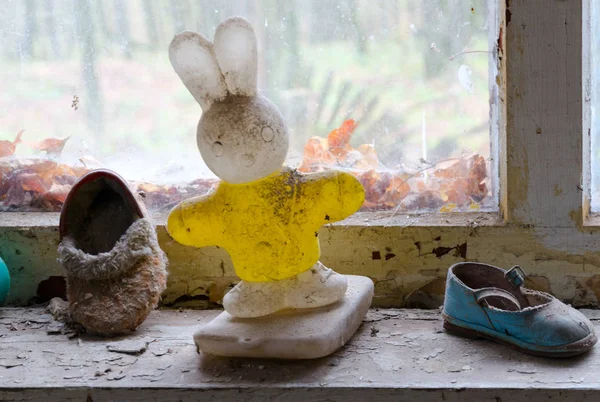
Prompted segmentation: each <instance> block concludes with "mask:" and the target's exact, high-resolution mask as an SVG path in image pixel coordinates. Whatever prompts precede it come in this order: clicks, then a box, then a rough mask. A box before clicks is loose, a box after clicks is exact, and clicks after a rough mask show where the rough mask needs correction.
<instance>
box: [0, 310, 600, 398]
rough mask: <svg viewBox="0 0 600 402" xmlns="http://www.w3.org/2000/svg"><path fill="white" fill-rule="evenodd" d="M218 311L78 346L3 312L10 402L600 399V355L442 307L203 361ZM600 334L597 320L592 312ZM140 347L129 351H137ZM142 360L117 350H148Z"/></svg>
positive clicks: (47, 326)
mask: <svg viewBox="0 0 600 402" xmlns="http://www.w3.org/2000/svg"><path fill="white" fill-rule="evenodd" d="M218 313H219V312H218V311H199V310H188V311H175V310H161V311H156V312H154V313H153V314H151V316H150V317H149V318H148V320H147V321H146V322H145V323H144V324H143V325H142V326H141V327H140V328H139V329H138V331H136V332H135V333H134V334H132V335H131V336H128V337H123V338H119V339H114V340H107V339H99V338H93V337H89V336H85V335H83V336H81V337H75V338H73V339H68V337H67V336H66V335H63V334H56V335H50V334H48V332H52V331H56V330H57V323H56V322H55V321H54V320H53V319H52V317H51V316H50V315H48V314H45V313H44V310H42V309H40V308H38V309H24V308H14V309H10V308H4V309H0V322H1V323H2V324H3V325H1V326H0V378H1V379H2V380H1V382H2V387H1V388H0V400H4V401H9V400H22V399H34V400H45V401H47V400H88V401H92V400H93V401H103V400H144V401H149V400H219V401H239V400H256V401H259V400H286V401H290V400H291V401H296V400H297V401H300V400H302V401H306V400H311V401H312V400H336V401H337V400H346V401H349V400H377V401H414V400H424V401H425V400H442V399H443V400H449V401H458V400H462V401H464V400H484V399H485V400H511V401H531V400H542V399H547V398H552V400H553V401H555V400H578V401H583V400H598V399H597V398H599V397H600V382H599V381H598V378H597V375H595V374H594V373H595V371H594V370H593V369H592V368H593V367H596V366H598V365H599V364H600V349H598V348H596V349H595V350H593V351H592V352H591V353H588V354H587V355H584V356H581V357H577V358H572V359H562V360H553V359H547V358H539V357H532V356H528V355H524V354H522V353H520V352H517V351H514V350H512V349H510V348H508V347H505V346H502V345H498V344H495V343H492V342H489V341H473V340H468V339H463V338H458V337H455V336H452V335H449V334H447V333H445V332H444V331H443V329H442V326H441V317H440V314H439V312H438V311H437V310H392V309H389V310H384V309H381V310H371V311H370V312H369V314H368V315H367V317H366V319H365V322H364V324H363V326H362V327H361V329H360V330H359V332H358V333H357V335H356V336H355V337H354V338H353V339H352V340H351V341H350V342H349V343H348V344H347V345H346V346H345V347H343V348H342V349H340V350H339V351H338V352H336V353H335V354H333V355H332V356H329V357H326V358H323V359H318V360H312V361H274V360H251V359H236V358H219V357H212V356H203V355H199V354H198V353H197V352H196V348H195V345H194V343H193V340H192V334H193V332H194V331H195V330H196V328H197V327H198V326H199V325H201V324H202V323H205V322H207V321H208V320H210V319H211V318H213V317H214V316H215V315H217V314H218ZM586 314H587V315H588V316H589V317H590V318H591V319H592V321H593V322H594V324H596V328H597V330H598V325H597V323H598V321H597V320H598V319H600V313H599V312H598V311H593V310H587V311H586ZM126 343H129V344H126ZM146 343H147V347H146V350H144V351H141V350H140V353H139V354H138V355H132V354H125V353H120V352H115V351H110V350H109V348H108V346H109V345H112V346H114V348H115V349H124V348H130V349H136V347H138V346H145V345H146Z"/></svg>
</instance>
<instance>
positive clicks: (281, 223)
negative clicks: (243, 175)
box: [167, 168, 365, 282]
mask: <svg viewBox="0 0 600 402" xmlns="http://www.w3.org/2000/svg"><path fill="white" fill-rule="evenodd" d="M364 197H365V193H364V189H363V187H362V185H361V183H360V182H359V181H358V180H357V179H356V178H355V177H354V176H352V175H351V174H349V173H345V172H339V171H325V172H322V173H312V174H301V173H299V172H298V171H297V170H295V169H290V168H284V169H283V170H282V171H281V172H278V173H274V174H272V175H270V176H268V177H265V178H264V179H261V180H257V181H254V182H250V183H242V184H231V183H227V182H221V183H220V184H219V186H218V187H217V189H216V190H215V191H213V192H212V193H210V194H208V195H205V196H202V197H196V198H192V199H189V200H186V201H183V202H182V203H181V204H179V205H178V206H177V207H175V208H174V209H173V210H172V211H171V213H170V215H169V221H168V223H167V230H168V231H169V233H170V234H171V236H172V237H173V238H174V239H175V240H176V241H178V242H179V243H182V244H185V245H188V246H195V247H204V246H219V247H222V248H224V249H225V250H227V251H228V252H229V254H230V256H231V259H232V261H233V265H234V267H235V272H236V274H237V275H238V276H239V277H240V278H241V279H243V280H245V281H249V282H267V281H276V280H281V279H286V278H290V277H293V276H295V275H297V274H299V273H302V272H304V271H306V270H308V269H309V268H310V267H312V266H313V265H314V264H315V263H316V262H317V261H318V260H319V257H320V249H319V239H318V231H319V229H320V228H321V226H322V225H324V224H326V223H331V222H336V221H340V220H343V219H345V218H347V217H348V216H350V215H352V214H353V213H354V212H356V211H357V210H358V209H359V208H360V206H361V205H362V203H363V201H364Z"/></svg>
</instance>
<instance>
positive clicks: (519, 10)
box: [0, 0, 600, 307]
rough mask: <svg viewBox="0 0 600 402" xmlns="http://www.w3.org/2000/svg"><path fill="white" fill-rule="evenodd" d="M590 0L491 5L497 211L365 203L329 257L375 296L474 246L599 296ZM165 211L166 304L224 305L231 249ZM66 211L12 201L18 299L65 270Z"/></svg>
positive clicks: (4, 217)
mask: <svg viewBox="0 0 600 402" xmlns="http://www.w3.org/2000/svg"><path fill="white" fill-rule="evenodd" d="M589 1H590V0H570V1H568V2H566V1H551V2H549V1H547V0H510V1H509V0H504V1H499V6H498V8H499V9H498V16H497V18H492V19H490V21H494V22H495V23H497V26H494V27H492V28H493V32H497V35H494V36H492V35H490V49H493V51H492V52H491V53H490V57H491V58H492V60H491V61H492V63H490V65H491V66H492V71H491V73H492V74H490V88H497V89H498V94H497V95H498V96H497V97H495V96H494V94H493V92H492V97H491V99H492V100H493V99H494V98H496V99H497V101H496V102H494V101H492V102H491V112H490V118H491V121H492V125H491V133H492V137H491V138H492V149H491V151H492V152H491V154H492V158H497V164H494V163H492V166H494V165H497V171H495V170H494V169H496V168H493V171H492V177H493V180H497V183H494V184H497V185H496V186H495V187H494V188H496V189H498V195H497V199H498V204H499V206H500V209H499V212H498V213H476V212H472V213H452V214H420V215H408V216H407V215H397V214H396V215H391V214H390V212H362V213H357V214H355V215H354V216H352V217H351V218H349V219H347V220H346V221H344V222H341V223H336V224H332V225H328V226H326V227H324V228H323V229H322V230H321V232H320V239H321V248H322V258H321V260H322V261H323V263H324V264H326V265H327V266H330V267H331V268H333V269H335V270H336V271H338V272H341V273H344V274H358V275H366V276H369V277H371V278H372V279H373V280H374V282H375V284H376V286H375V289H376V294H375V298H374V301H373V305H374V306H382V307H384V306H385V307H404V306H407V305H408V306H411V305H419V303H424V304H425V305H426V304H427V303H426V302H424V300H433V304H435V303H436V302H439V300H440V297H442V296H443V283H444V279H445V276H446V272H447V269H448V267H449V266H450V265H451V264H453V263H456V262H459V261H464V260H470V261H480V262H485V263H489V264H494V265H498V266H501V267H504V268H509V267H511V266H513V265H517V264H518V265H521V266H522V267H523V268H524V269H525V271H526V272H527V273H528V274H529V278H528V281H527V285H528V286H530V287H533V288H536V289H539V290H544V291H549V292H551V293H553V294H554V295H556V296H557V297H559V298H561V299H562V300H565V301H569V302H571V303H573V304H574V305H593V306H598V304H599V300H600V275H599V274H600V252H599V251H598V250H600V217H598V216H594V215H591V214H590V213H589V211H590V207H589V200H590V184H591V171H590V170H591V165H590V157H591V152H590V133H591V131H590V102H591V99H590V85H591V83H590V71H591V68H590V57H589V51H586V49H584V46H585V45H586V44H589V41H588V40H587V38H589V35H590V32H591V23H590V18H589V12H588V11H589V7H590V3H589ZM496 66H497V70H496ZM577 72H580V73H579V74H578V73H577ZM496 84H497V85H496ZM496 178H497V179H496ZM154 220H155V222H157V229H158V234H159V241H160V244H161V247H162V248H163V250H164V251H165V252H166V253H167V255H168V257H169V261H170V264H169V271H170V275H169V282H168V288H167V290H166V292H165V293H164V295H163V304H164V305H173V304H176V305H182V306H196V307H210V306H214V305H216V304H215V303H218V302H219V301H220V299H221V298H222V295H223V293H224V292H225V291H226V290H227V289H228V288H229V287H230V286H232V284H233V283H235V281H236V280H237V278H236V276H235V274H234V271H233V267H232V265H231V260H230V259H229V256H228V255H227V253H226V252H225V251H224V250H222V249H219V248H217V247H207V248H203V249H194V248H190V247H185V246H182V245H180V244H178V243H177V242H175V241H174V240H172V239H171V238H170V237H169V236H168V234H167V232H166V230H165V228H164V223H165V222H166V216H165V215H164V214H163V215H157V216H154ZM57 225H58V214H56V213H16V212H10V213H1V214H0V255H2V257H3V258H4V260H5V262H6V263H7V265H8V266H9V269H10V270H11V275H12V278H13V284H12V289H11V292H10V294H9V298H8V301H7V302H8V303H9V304H11V305H25V304H27V303H28V302H31V300H34V298H35V297H36V296H44V295H46V293H47V292H48V289H50V290H49V291H50V293H51V292H52V291H53V289H54V288H53V287H57V286H59V285H57V284H56V283H55V282H52V281H47V279H48V278H49V277H51V276H63V275H64V271H63V269H62V268H61V267H60V265H59V264H58V262H57V261H56V258H57V254H56V249H57V247H58V242H59V238H58V230H57ZM596 272H597V273H598V274H596ZM44 281H46V282H44ZM57 283H58V284H60V281H58V282H57ZM44 292H46V293H44Z"/></svg>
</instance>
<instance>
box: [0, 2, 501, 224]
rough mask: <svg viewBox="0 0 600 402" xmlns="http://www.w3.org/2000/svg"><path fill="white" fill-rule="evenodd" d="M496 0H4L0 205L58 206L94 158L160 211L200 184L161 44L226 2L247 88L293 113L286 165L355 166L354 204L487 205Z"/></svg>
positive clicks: (188, 112)
mask: <svg viewBox="0 0 600 402" xmlns="http://www.w3.org/2000/svg"><path fill="white" fill-rule="evenodd" d="M494 3H495V2H493V1H485V0H397V1H392V0H344V1H340V0H302V1H301V0H295V1H293V0H291V1H285V2H279V1H274V0H252V1H250V0H247V1H244V0H237V1H233V0H229V1H224V0H202V1H190V0H171V1H166V0H111V1H103V0H102V1H100V0H80V1H72V0H44V1H36V0H12V1H11V0H5V1H2V2H0V32H1V35H0V140H1V142H0V174H1V176H0V177H1V182H0V210H1V211H32V210H34V211H58V210H60V207H61V205H62V202H63V201H64V199H65V197H66V194H67V193H68V191H69V189H70V188H71V186H72V184H73V183H74V181H75V180H76V178H77V177H79V176H80V175H81V174H83V173H85V172H86V171H89V170H90V169H94V168H97V167H108V168H111V169H114V170H116V171H117V172H119V173H120V174H121V175H122V176H124V177H125V178H126V179H127V180H129V182H130V183H131V185H132V186H133V187H134V188H135V190H136V191H138V192H140V193H142V194H143V195H144V197H145V200H146V203H147V204H148V206H149V207H150V208H151V209H152V210H155V211H161V210H162V211H164V210H168V209H170V208H171V207H173V206H174V205H175V204H177V203H178V202H179V201H180V200H182V199H184V198H187V197H190V196H193V195H199V194H203V193H205V192H207V191H210V190H211V189H212V188H213V187H214V185H215V183H216V178H215V176H214V175H213V174H212V173H211V172H210V171H209V169H208V168H207V167H206V166H205V165H204V164H203V162H202V160H201V158H200V154H199V152H198V150H197V147H196V142H195V130H196V125H197V122H198V119H199V116H200V114H201V109H200V107H199V106H198V105H197V103H196V102H195V101H194V99H193V98H192V96H191V95H190V94H189V93H188V92H187V90H186V89H185V87H184V86H183V84H182V83H181V81H180V80H179V78H178V77H177V75H176V74H175V73H174V71H173V69H172V67H171V65H170V63H169V59H168V53H167V49H168V45H169V42H170V40H171V38H172V37H173V35H174V34H175V33H177V32H180V31H183V30H195V31H198V32H201V33H203V34H204V35H206V36H207V37H208V38H209V39H211V40H212V37H213V34H214V31H215V28H216V26H217V25H218V24H219V22H220V21H222V20H223V19H225V18H226V17H228V16H232V15H241V16H244V17H246V18H248V19H249V20H250V21H251V22H252V23H253V24H254V27H255V30H256V34H257V38H258V46H259V52H260V54H259V62H258V65H259V74H258V85H259V89H260V91H261V92H262V93H263V94H264V95H266V96H267V97H268V98H270V99H271V100H272V101H273V102H274V103H275V104H276V105H277V106H278V107H279V108H280V110H281V111H282V113H283V115H284V117H285V118H286V121H287V123H288V126H289V130H290V134H291V146H290V151H289V155H288V162H287V163H288V164H290V165H292V166H295V167H297V168H299V169H300V170H302V171H305V172H314V171H320V170H323V169H328V168H339V169H346V170H348V171H350V172H352V173H353V174H355V175H356V176H358V178H359V179H360V180H361V182H362V183H363V185H364V187H365V190H366V194H367V197H366V201H365V204H364V206H363V210H391V211H394V212H395V213H396V212H397V213H410V212H418V211H441V212H451V211H477V210H490V209H495V207H496V202H495V197H494V194H495V189H494V188H493V187H494V182H495V181H494V180H493V179H492V178H493V177H494V174H493V171H494V163H493V159H494V158H493V157H490V155H491V152H490V149H494V146H493V144H494V143H493V141H492V142H491V138H493V136H490V126H491V125H490V115H493V113H490V110H491V109H490V105H491V104H493V103H494V100H495V97H496V94H497V90H495V89H494V88H495V87H494V85H495V79H493V78H492V79H490V77H491V75H490V71H492V72H493V71H495V69H494V66H490V60H494V59H495V58H494V54H493V52H495V49H494V48H493V44H495V43H496V41H495V39H494V38H496V37H497V35H496V33H495V32H494V28H493V27H494V26H495V23H494V22H495V20H494V19H495V15H496V13H495V10H492V9H490V8H491V7H495V5H494ZM490 44H492V46H490ZM492 126H493V125H492ZM492 131H493V130H492ZM490 144H492V145H490ZM492 154H493V152H492Z"/></svg>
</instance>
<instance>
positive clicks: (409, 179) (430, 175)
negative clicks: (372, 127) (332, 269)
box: [300, 120, 488, 212]
mask: <svg viewBox="0 0 600 402" xmlns="http://www.w3.org/2000/svg"><path fill="white" fill-rule="evenodd" d="M356 126H357V123H356V122H355V121H354V120H346V121H345V122H344V123H343V124H342V126H341V127H339V128H337V129H335V130H333V131H332V132H331V133H330V134H329V135H328V136H327V138H322V137H312V138H310V139H309V140H308V142H307V143H306V146H305V147H304V158H303V161H302V165H301V166H300V171H302V172H318V171H322V170H325V169H332V168H333V169H340V168H341V169H347V170H348V171H349V172H351V173H353V174H354V175H355V176H356V177H357V178H358V179H359V180H360V182H361V183H362V185H363V186H364V188H365V195H366V196H365V203H364V204H363V207H362V210H386V209H395V208H397V209H398V210H400V211H417V210H439V211H441V212H449V211H454V210H469V209H470V210H479V208H480V205H481V202H482V201H483V200H484V199H485V198H486V196H487V195H488V186H487V184H486V177H487V166H486V161H485V158H483V157H482V156H480V155H477V154H472V155H468V156H464V157H461V158H455V159H449V160H446V161H442V162H439V163H436V164H434V165H432V166H429V167H427V168H425V169H422V170H420V171H416V172H406V171H392V170H390V169H387V168H386V167H385V166H383V164H382V163H381V162H380V161H379V158H378V157H377V151H376V150H375V148H374V147H373V146H372V145H368V144H362V145H360V146H359V147H358V148H356V149H355V148H353V147H352V146H351V145H350V138H351V136H352V133H353V132H354V130H355V129H356Z"/></svg>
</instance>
